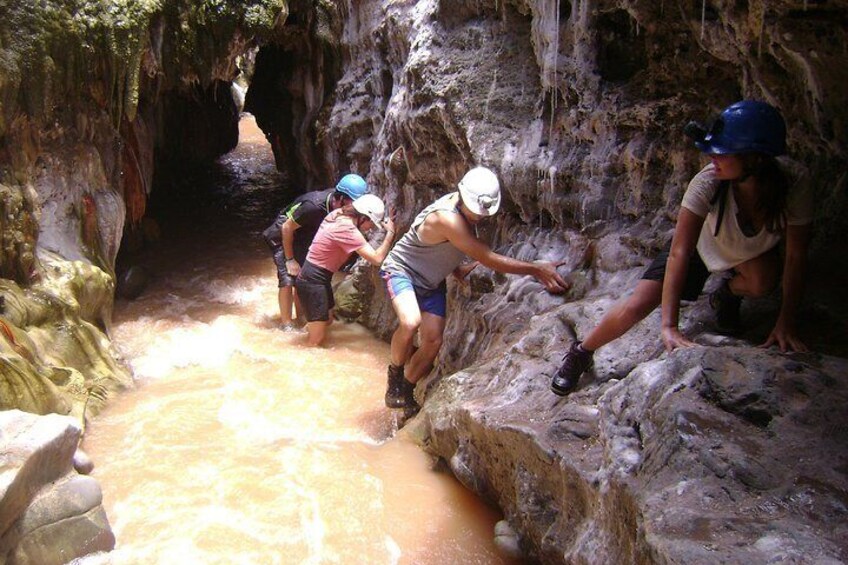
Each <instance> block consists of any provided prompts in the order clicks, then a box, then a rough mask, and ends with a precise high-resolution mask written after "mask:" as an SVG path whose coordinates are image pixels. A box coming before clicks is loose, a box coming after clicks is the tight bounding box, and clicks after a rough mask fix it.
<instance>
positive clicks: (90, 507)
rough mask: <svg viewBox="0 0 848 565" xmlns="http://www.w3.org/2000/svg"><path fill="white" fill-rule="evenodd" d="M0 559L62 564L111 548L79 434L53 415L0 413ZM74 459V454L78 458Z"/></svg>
mask: <svg viewBox="0 0 848 565" xmlns="http://www.w3.org/2000/svg"><path fill="white" fill-rule="evenodd" d="M0 432H2V436H0V437H2V440H3V441H2V443H0V469H2V470H3V472H2V474H1V475H0V476H2V479H0V557H2V558H3V562H4V563H6V562H8V563H19V564H22V565H23V564H29V563H31V564H36V563H37V564H38V565H49V564H55V565H61V564H62V563H68V562H69V561H72V560H73V559H76V558H77V557H81V556H83V555H88V554H90V553H96V552H98V551H111V550H112V549H113V548H114V547H115V536H114V535H113V534H112V530H111V528H110V527H109V521H108V519H107V518H106V512H105V511H104V510H103V506H102V501H103V496H102V494H101V492H100V485H98V484H97V481H95V480H94V479H92V478H91V477H88V476H87V475H86V474H84V473H87V472H88V471H90V470H91V468H90V466H88V467H86V468H82V467H81V466H80V465H78V464H77V461H80V460H82V459H84V458H85V455H84V454H82V452H80V451H78V450H77V445H78V444H79V439H80V435H81V434H82V430H81V429H80V427H79V425H78V424H77V423H76V421H75V420H74V419H72V418H68V417H65V416H58V415H56V414H52V415H48V416H43V417H38V416H36V415H34V414H29V413H27V412H21V411H19V410H8V411H4V412H0ZM78 454H79V455H78Z"/></svg>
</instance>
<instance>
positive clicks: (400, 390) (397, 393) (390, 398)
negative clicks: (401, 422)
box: [386, 364, 414, 408]
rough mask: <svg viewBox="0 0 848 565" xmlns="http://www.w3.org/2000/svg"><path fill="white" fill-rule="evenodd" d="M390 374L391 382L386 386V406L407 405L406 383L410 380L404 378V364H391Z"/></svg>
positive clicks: (397, 406) (401, 406) (400, 406)
mask: <svg viewBox="0 0 848 565" xmlns="http://www.w3.org/2000/svg"><path fill="white" fill-rule="evenodd" d="M388 374H389V382H388V385H387V386H386V406H388V407H389V408H403V407H404V406H406V397H405V391H404V383H406V382H409V381H407V380H406V379H405V378H403V366H400V367H398V366H396V365H391V364H390V365H389V371H388ZM410 384H412V383H410ZM413 388H414V385H413Z"/></svg>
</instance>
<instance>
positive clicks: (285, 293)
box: [262, 173, 368, 331]
mask: <svg viewBox="0 0 848 565" xmlns="http://www.w3.org/2000/svg"><path fill="white" fill-rule="evenodd" d="M367 192H368V183H366V182H365V179H364V178H362V177H361V176H359V175H357V174H353V173H351V174H347V175H344V176H343V177H342V178H341V179H340V180H339V182H338V183H337V184H336V186H335V188H328V189H326V190H315V191H312V192H307V193H306V194H302V195H301V196H298V197H297V198H295V199H294V201H292V202H291V203H290V204H289V205H287V206H286V207H285V208H283V209H282V210H281V211H280V213H279V214H277V217H276V219H275V220H274V223H273V224H271V225H270V226H268V228H267V229H265V231H264V232H262V235H263V237H264V238H265V242H266V243H267V244H268V246H269V247H270V248H271V253H272V254H273V257H274V264H276V266H277V283H278V287H279V291H278V293H277V301H278V303H279V307H280V327H281V329H283V330H285V331H291V330H293V329H295V325H294V321H293V320H294V316H293V312H292V307H293V306H294V305H295V303H296V301H297V294H296V292H295V290H294V282H295V279H296V278H297V275H298V274H299V273H300V268H301V266H302V265H303V262H304V261H305V260H306V254H307V253H308V252H309V245H310V244H311V243H312V240H313V239H314V238H315V234H316V233H317V232H318V228H319V227H320V226H321V222H323V221H324V218H325V217H326V216H327V214H329V213H330V212H332V211H333V210H336V209H338V208H341V207H342V206H345V205H347V204H351V203H352V202H353V201H354V200H356V199H357V198H359V197H360V196H362V195H363V194H366V193H367ZM297 311H298V312H300V311H301V309H300V308H298V309H297Z"/></svg>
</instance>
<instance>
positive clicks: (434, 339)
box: [421, 334, 443, 351]
mask: <svg viewBox="0 0 848 565" xmlns="http://www.w3.org/2000/svg"><path fill="white" fill-rule="evenodd" d="M442 341H443V340H442V334H431V335H422V336H421V347H422V348H425V349H428V350H430V351H438V350H439V349H441V347H442Z"/></svg>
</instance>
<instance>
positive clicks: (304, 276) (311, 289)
mask: <svg viewBox="0 0 848 565" xmlns="http://www.w3.org/2000/svg"><path fill="white" fill-rule="evenodd" d="M332 281H333V273H332V272H330V271H328V270H327V269H323V268H321V267H318V266H316V265H313V264H312V263H310V262H309V261H307V262H306V263H304V265H303V268H302V269H301V270H300V274H299V275H298V276H297V280H295V281H294V287H295V288H296V289H297V296H298V298H299V299H300V305H301V306H302V307H303V309H304V310H305V311H306V321H307V322H328V321H329V320H330V310H332V309H333V308H335V306H336V301H335V300H334V299H333V287H332V284H331V283H332Z"/></svg>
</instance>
